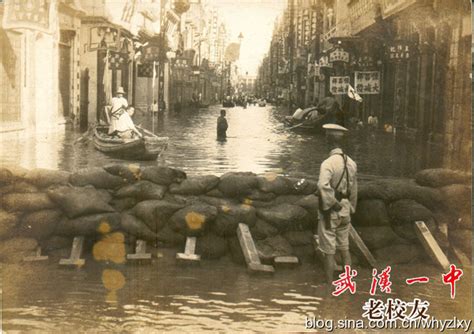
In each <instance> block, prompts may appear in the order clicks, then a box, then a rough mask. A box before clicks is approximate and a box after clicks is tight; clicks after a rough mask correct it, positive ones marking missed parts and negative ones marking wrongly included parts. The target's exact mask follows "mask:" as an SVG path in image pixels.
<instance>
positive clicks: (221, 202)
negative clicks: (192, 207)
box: [199, 195, 239, 208]
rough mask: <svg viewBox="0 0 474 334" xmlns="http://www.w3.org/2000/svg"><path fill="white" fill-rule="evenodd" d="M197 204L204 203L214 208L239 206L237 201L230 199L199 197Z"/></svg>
mask: <svg viewBox="0 0 474 334" xmlns="http://www.w3.org/2000/svg"><path fill="white" fill-rule="evenodd" d="M199 202H204V203H207V204H209V205H212V206H215V207H216V208H217V207H219V206H223V205H239V201H237V200H235V199H232V198H217V197H211V196H207V195H204V196H199Z"/></svg>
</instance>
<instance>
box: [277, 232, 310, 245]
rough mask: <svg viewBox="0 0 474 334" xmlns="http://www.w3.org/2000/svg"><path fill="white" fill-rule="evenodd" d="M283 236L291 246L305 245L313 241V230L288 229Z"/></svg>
mask: <svg viewBox="0 0 474 334" xmlns="http://www.w3.org/2000/svg"><path fill="white" fill-rule="evenodd" d="M283 237H284V238H285V239H286V240H287V241H288V243H289V244H290V245H291V246H305V245H312V243H313V232H312V231H310V230H305V231H286V232H285V233H283Z"/></svg>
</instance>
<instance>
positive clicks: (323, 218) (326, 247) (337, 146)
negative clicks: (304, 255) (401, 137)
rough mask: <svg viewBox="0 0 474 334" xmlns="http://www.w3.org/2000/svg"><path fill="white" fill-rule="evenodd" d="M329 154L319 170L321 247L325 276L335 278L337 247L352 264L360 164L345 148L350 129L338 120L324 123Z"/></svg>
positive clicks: (329, 281)
mask: <svg viewBox="0 0 474 334" xmlns="http://www.w3.org/2000/svg"><path fill="white" fill-rule="evenodd" d="M323 128H324V129H325V130H326V139H327V142H328V145H329V149H330V153H329V157H328V158H327V159H326V160H324V161H323V163H322V164H321V170H320V173H319V181H318V189H319V224H318V236H319V249H320V250H321V252H323V253H324V255H325V261H324V269H325V273H326V280H327V282H328V284H329V285H330V284H331V283H332V281H333V273H334V267H335V258H334V256H335V254H336V250H338V251H340V252H341V255H342V260H343V262H344V265H351V256H350V253H349V229H350V222H351V214H352V213H354V212H355V209H356V204H357V177H356V174H357V165H356V163H355V162H354V161H353V160H352V159H351V158H350V157H349V156H347V155H346V154H344V152H343V151H342V142H343V138H344V134H345V133H346V132H347V129H346V128H344V127H342V126H340V125H337V124H325V125H324V126H323Z"/></svg>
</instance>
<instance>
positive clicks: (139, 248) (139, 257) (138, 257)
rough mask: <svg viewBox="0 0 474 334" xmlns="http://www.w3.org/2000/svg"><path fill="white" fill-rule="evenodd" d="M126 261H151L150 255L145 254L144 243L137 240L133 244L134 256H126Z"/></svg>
mask: <svg viewBox="0 0 474 334" xmlns="http://www.w3.org/2000/svg"><path fill="white" fill-rule="evenodd" d="M127 260H131V261H133V262H144V261H146V262H149V261H151V254H150V253H147V252H146V241H145V240H140V239H139V240H137V241H136V243H135V254H127Z"/></svg>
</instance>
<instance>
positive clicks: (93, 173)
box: [69, 167, 126, 189]
mask: <svg viewBox="0 0 474 334" xmlns="http://www.w3.org/2000/svg"><path fill="white" fill-rule="evenodd" d="M69 181H70V182H71V184H72V185H74V186H79V187H82V186H87V185H92V186H94V187H95V188H102V189H115V188H118V187H121V186H123V185H125V183H126V179H125V178H121V177H119V176H115V175H112V174H109V173H107V172H106V171H105V169H103V168H100V167H93V168H85V169H81V170H79V171H77V172H75V173H72V174H71V176H70V178H69Z"/></svg>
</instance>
